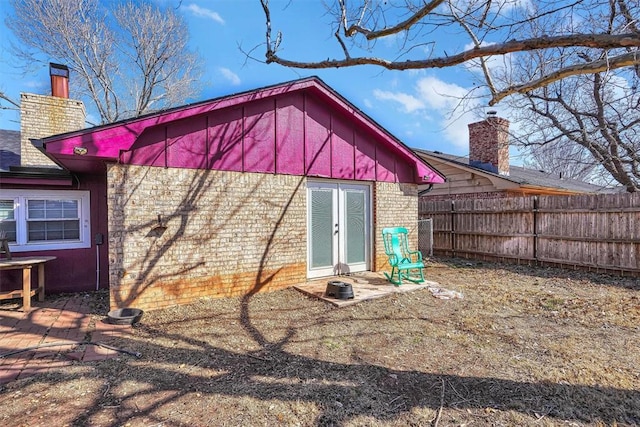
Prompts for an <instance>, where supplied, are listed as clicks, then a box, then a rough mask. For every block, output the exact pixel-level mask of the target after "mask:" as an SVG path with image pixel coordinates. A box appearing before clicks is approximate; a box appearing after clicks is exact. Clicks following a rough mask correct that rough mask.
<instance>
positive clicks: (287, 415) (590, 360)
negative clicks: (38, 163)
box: [0, 260, 640, 426]
mask: <svg viewBox="0 0 640 427" xmlns="http://www.w3.org/2000/svg"><path fill="white" fill-rule="evenodd" d="M427 277H428V279H429V280H433V281H436V282H438V283H440V285H441V286H442V287H444V288H447V289H450V290H456V291H459V292H461V293H462V294H463V295H464V298H463V299H450V300H443V299H438V298H434V296H433V295H432V294H431V293H430V292H429V291H428V290H419V291H415V292H411V293H407V294H394V295H391V296H388V297H385V298H381V299H377V300H370V301H364V302H362V303H359V304H356V305H353V306H349V307H343V308H337V307H334V306H332V305H330V304H327V303H325V302H322V301H320V300H318V299H314V298H312V297H308V296H306V295H304V294H302V293H300V292H298V291H296V290H294V289H287V290H283V291H278V292H273V293H265V294H256V295H253V296H251V297H245V298H234V299H206V300H202V301H200V302H198V303H196V304H193V305H189V306H184V307H176V308H172V309H167V310H159V311H154V312H147V313H145V314H144V316H143V318H142V321H141V323H140V324H138V325H136V327H135V328H134V333H133V335H132V338H131V339H127V340H121V341H119V342H114V343H111V344H113V345H117V346H119V347H121V348H124V349H129V350H133V351H136V352H140V353H142V358H140V359H137V358H135V357H133V356H129V355H126V354H123V355H122V356H121V357H119V358H117V359H112V360H106V361H102V362H91V363H87V362H78V363H77V364H74V365H73V366H71V367H67V368H64V369H62V370H60V371H54V372H49V373H46V374H40V375H37V376H34V377H31V378H26V379H23V380H18V381H15V382H12V383H9V384H6V385H5V386H0V404H1V407H2V410H1V411H0V425H7V426H8V425H11V426H63V425H74V426H438V425H440V426H463V425H466V426H476V425H479V426H516V425H518V426H519V425H525V426H552V425H553V426H555V425H567V426H602V425H612V426H613V425H617V426H631V425H640V284H639V281H638V279H631V278H620V277H614V276H605V275H598V274H589V273H583V272H578V271H567V270H560V269H554V268H530V267H522V266H508V265H497V264H490V263H478V262H473V261H467V260H439V261H437V262H436V261H434V262H431V263H430V264H429V267H428V269H427ZM93 304H94V307H95V312H96V316H97V317H99V318H101V319H102V318H104V315H105V314H106V311H107V310H106V307H107V303H106V295H105V294H104V293H102V292H99V293H95V294H93Z"/></svg>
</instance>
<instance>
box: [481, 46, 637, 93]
mask: <svg viewBox="0 0 640 427" xmlns="http://www.w3.org/2000/svg"><path fill="white" fill-rule="evenodd" d="M637 64H640V53H639V52H637V51H633V52H629V53H625V54H622V55H618V56H616V57H615V58H605V59H602V60H599V61H593V62H589V63H586V64H577V65H573V66H567V67H564V68H561V69H560V70H558V71H555V72H553V73H551V74H548V75H546V76H544V77H541V78H539V79H536V80H532V81H530V82H527V83H524V84H521V85H514V86H510V87H508V88H506V89H504V90H501V91H500V92H498V93H496V94H495V95H494V96H493V98H491V100H490V101H489V105H495V104H497V103H498V102H500V101H501V100H502V99H504V98H506V97H507V96H509V95H513V94H514V93H525V92H528V91H530V90H532V89H535V88H539V87H542V86H546V85H548V84H550V83H553V82H555V81H558V80H562V79H564V78H566V77H569V76H576V75H579V74H593V73H600V72H603V71H607V70H615V69H618V68H624V67H630V66H633V65H637Z"/></svg>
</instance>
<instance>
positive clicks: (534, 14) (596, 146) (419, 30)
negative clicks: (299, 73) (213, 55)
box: [261, 0, 640, 192]
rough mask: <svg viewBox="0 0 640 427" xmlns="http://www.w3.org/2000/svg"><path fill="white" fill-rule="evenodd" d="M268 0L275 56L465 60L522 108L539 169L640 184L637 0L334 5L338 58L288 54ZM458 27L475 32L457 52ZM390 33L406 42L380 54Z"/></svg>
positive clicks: (493, 90)
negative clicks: (453, 39)
mask: <svg viewBox="0 0 640 427" xmlns="http://www.w3.org/2000/svg"><path fill="white" fill-rule="evenodd" d="M261 3H262V8H263V10H264V13H265V18H266V61H267V63H277V64H281V65H284V66H287V67H294V68H340V67H351V66H357V65H364V64H369V65H377V66H380V67H384V68H386V69H389V70H408V69H424V68H443V67H452V66H456V65H460V64H466V66H467V68H468V69H470V70H471V72H472V77H473V78H474V79H475V80H477V81H478V82H479V83H480V86H479V88H480V89H479V91H480V92H481V91H482V89H485V90H486V93H487V94H488V95H487V98H488V104H489V105H494V104H496V103H497V102H499V101H502V100H505V99H507V100H508V101H509V103H510V105H511V106H512V107H513V111H514V112H515V113H514V114H515V119H516V120H515V121H516V122H517V123H518V127H519V128H520V130H521V134H519V135H517V137H516V138H515V140H516V141H517V142H518V143H520V145H521V147H524V149H525V150H526V151H527V152H528V153H529V154H530V155H531V156H532V157H531V158H530V159H529V163H530V164H531V165H539V166H543V165H544V166H545V168H552V169H553V170H554V171H561V170H564V171H565V174H566V176H569V177H576V178H582V179H588V180H593V179H597V180H598V181H599V182H601V183H602V182H603V180H604V181H610V180H611V178H612V179H613V180H615V182H617V183H619V184H621V185H623V186H624V187H625V188H626V189H627V191H630V192H634V191H638V189H640V170H639V165H640V154H639V153H640V133H639V132H638V130H637V129H638V124H639V123H638V121H639V120H640V112H639V109H638V107H640V95H638V94H637V88H638V83H640V82H639V80H640V77H639V76H640V51H639V50H638V48H639V47H640V32H639V31H638V23H637V20H638V18H639V17H640V2H638V1H637V0H558V1H551V0H537V1H535V2H531V1H527V0H465V1H455V0H423V1H417V0H416V1H411V0H384V1H381V0H360V1H352V2H349V3H347V1H346V0H335V1H334V2H333V3H331V4H330V5H329V6H328V7H329V10H330V13H331V16H332V17H333V22H334V26H333V28H332V29H331V31H332V34H333V36H334V37H335V40H336V41H337V46H338V48H337V49H336V55H338V59H330V58H328V59H320V60H317V61H313V60H311V61H302V60H293V59H288V58H284V57H282V56H281V55H280V52H281V51H284V49H285V48H286V47H287V45H286V39H285V35H283V34H282V33H280V32H278V33H277V35H276V36H275V37H273V36H272V11H271V10H270V8H269V1H268V0H261ZM452 33H455V34H457V35H458V36H465V37H466V42H462V43H460V44H458V45H457V46H458V50H455V51H454V50H452V49H455V48H456V45H453V44H452V43H451V36H450V35H451V34H452ZM296 36H299V35H296ZM388 37H394V38H395V40H396V42H397V43H398V44H397V46H398V49H397V50H395V51H393V52H392V55H393V56H392V57H383V56H381V55H380V53H382V52H385V50H384V49H380V46H379V45H378V44H376V42H377V41H380V40H381V39H383V38H388ZM386 52H388V50H387V51H386ZM304 54H308V53H307V52H305V53H304ZM474 96H478V89H476V93H474ZM602 171H606V174H604V175H601V172H602Z"/></svg>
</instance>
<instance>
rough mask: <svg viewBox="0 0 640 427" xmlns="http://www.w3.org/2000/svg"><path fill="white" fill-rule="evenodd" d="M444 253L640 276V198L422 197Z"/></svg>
mask: <svg viewBox="0 0 640 427" xmlns="http://www.w3.org/2000/svg"><path fill="white" fill-rule="evenodd" d="M419 215H420V218H421V219H427V218H431V219H432V220H433V249H434V253H435V254H437V255H445V256H454V257H467V258H479V259H503V260H511V261H514V262H526V263H536V264H545V263H548V264H554V265H561V266H571V267H581V268H588V269H594V270H604V271H612V272H613V271H615V272H621V273H622V274H624V273H631V274H633V275H639V274H640V194H628V193H624V194H602V195H585V196H535V197H517V198H503V199H468V200H447V201H442V200H440V201H437V200H435V201H432V200H429V199H428V198H423V199H421V200H420V205H419Z"/></svg>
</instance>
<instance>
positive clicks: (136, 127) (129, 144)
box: [34, 77, 444, 184]
mask: <svg viewBox="0 0 640 427" xmlns="http://www.w3.org/2000/svg"><path fill="white" fill-rule="evenodd" d="M301 91H308V92H310V93H313V94H314V95H315V96H317V97H318V98H319V99H321V100H322V102H323V103H325V104H326V105H327V106H330V107H331V108H332V109H335V110H336V111H340V112H341V113H343V114H345V115H347V116H348V117H350V120H352V121H353V123H355V124H357V125H358V126H361V127H362V128H366V129H367V131H368V132H369V133H370V134H371V135H374V137H375V139H376V140H379V141H381V142H382V143H383V144H385V146H386V148H388V149H389V150H391V151H392V152H394V153H396V154H397V155H398V156H399V157H401V158H402V159H404V160H405V161H406V162H408V163H410V164H413V165H415V173H414V175H415V178H414V179H415V182H416V183H418V184H422V183H438V182H444V177H443V176H442V175H441V174H440V173H439V172H438V171H437V170H436V169H435V168H433V167H431V166H430V165H429V164H428V162H427V161H426V160H425V159H423V158H422V157H420V156H418V155H416V153H415V152H414V151H413V150H412V149H411V148H409V147H408V146H406V145H405V144H404V143H402V142H401V141H400V140H398V139H397V138H396V137H394V136H393V135H391V134H390V133H389V132H388V131H387V130H386V129H384V128H383V127H382V126H380V125H379V124H378V123H376V122H375V121H374V120H373V119H371V118H370V117H369V116H367V115H366V114H364V113H363V112H362V111H361V110H359V109H358V108H357V107H355V106H354V105H353V104H351V103H350V102H349V101H347V100H346V99H345V98H343V97H342V96H341V95H340V94H338V93H337V92H335V91H334V90H333V89H332V88H330V87H329V86H328V85H327V84H326V83H324V82H323V81H322V80H320V79H319V78H318V77H308V78H303V79H299V80H294V81H290V82H285V83H281V84H278V85H273V86H267V87H263V88H260V89H255V90H251V91H247V92H241V93H237V94H233V95H228V96H223V97H220V98H215V99H211V100H207V101H202V102H198V103H194V104H189V105H185V106H181V107H176V108H172V109H168V110H164V111H160V112H156V113H152V114H148V115H144V116H140V117H136V118H132V119H127V120H122V121H120V122H116V123H110V124H106V125H101V126H96V127H93V128H88V129H82V130H78V131H75V132H69V133H65V134H60V135H54V136H50V137H47V138H43V139H41V140H38V141H34V145H36V146H37V147H38V148H39V149H41V150H42V151H43V152H44V153H45V154H46V155H48V156H49V157H50V158H51V159H52V160H53V161H54V162H56V163H57V164H59V165H61V166H63V167H65V168H67V169H69V170H71V171H91V170H94V171H95V170H96V169H95V168H96V166H97V165H98V163H100V164H102V163H103V162H104V161H110V162H117V161H120V160H121V155H122V153H123V152H127V151H130V150H132V148H135V147H134V144H135V143H136V141H137V140H138V138H139V137H141V136H142V135H143V133H145V132H147V133H148V132H149V131H150V130H151V129H153V128H158V127H160V126H163V125H168V124H169V123H176V122H179V121H182V120H185V119H188V118H191V117H194V116H198V115H205V114H210V113H213V112H218V111H222V110H223V109H229V108H230V107H238V106H243V105H246V104H249V103H251V102H255V101H258V100H263V99H269V98H272V97H274V96H278V95H283V94H289V93H293V92H301ZM78 153H81V154H80V155H79V154H78Z"/></svg>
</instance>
